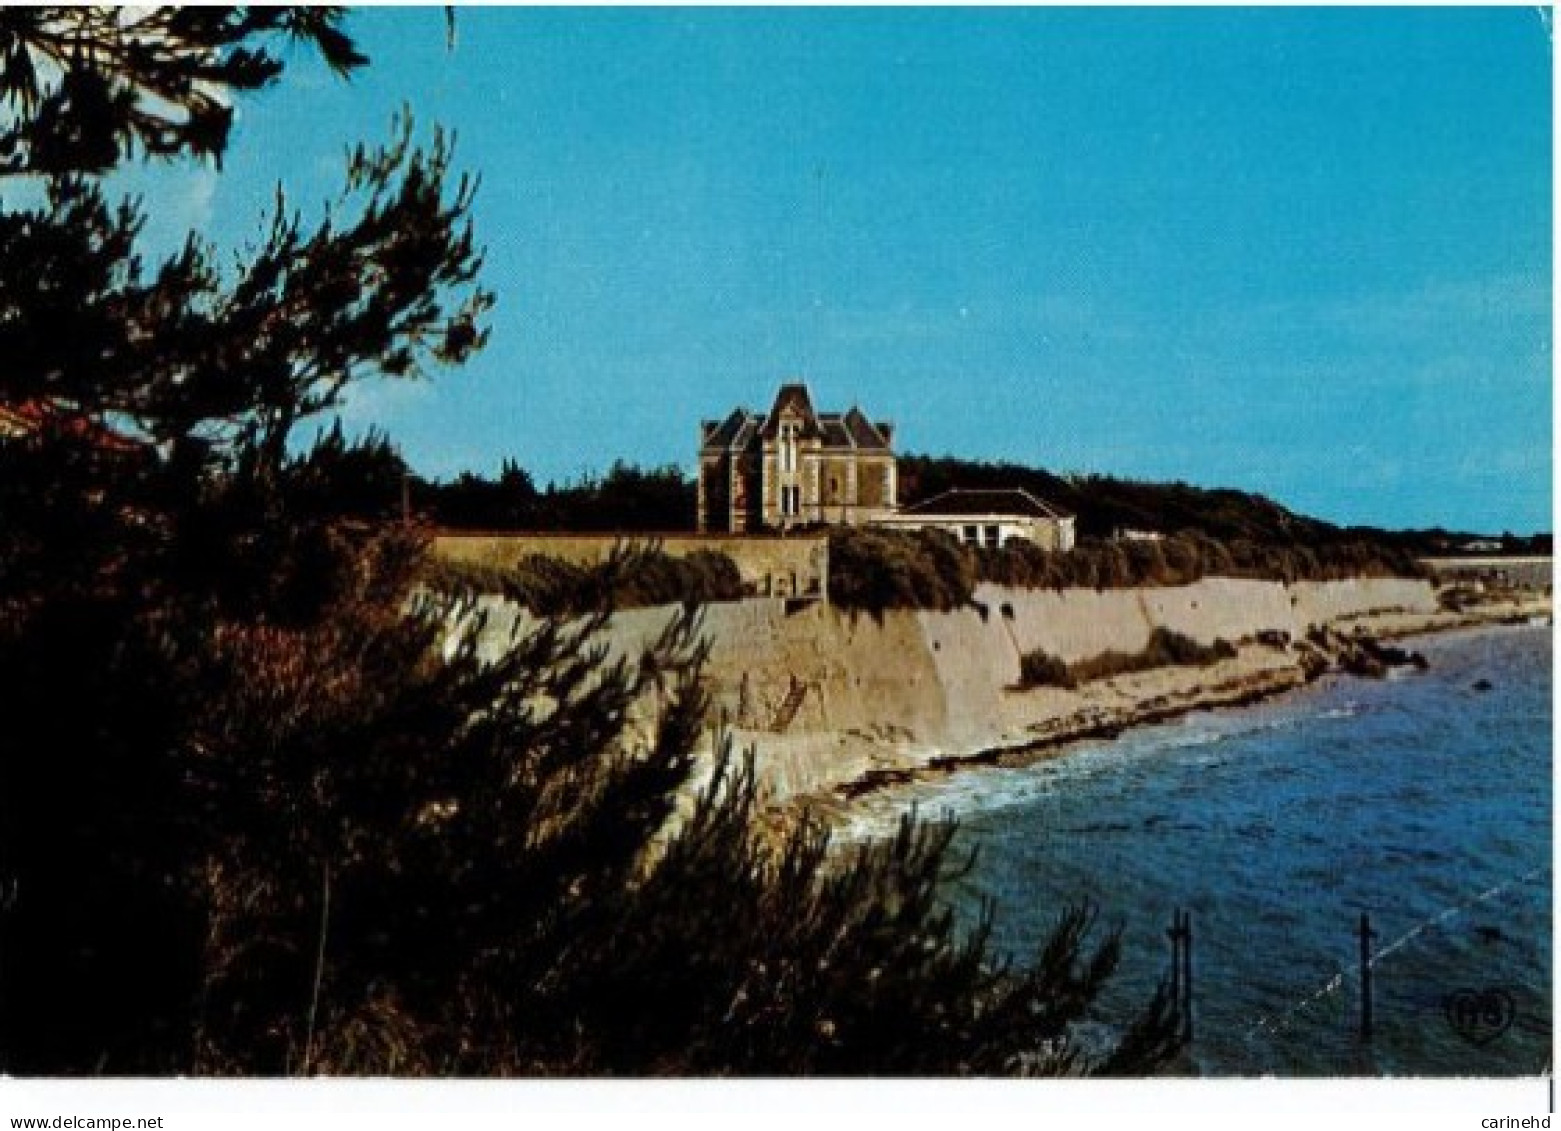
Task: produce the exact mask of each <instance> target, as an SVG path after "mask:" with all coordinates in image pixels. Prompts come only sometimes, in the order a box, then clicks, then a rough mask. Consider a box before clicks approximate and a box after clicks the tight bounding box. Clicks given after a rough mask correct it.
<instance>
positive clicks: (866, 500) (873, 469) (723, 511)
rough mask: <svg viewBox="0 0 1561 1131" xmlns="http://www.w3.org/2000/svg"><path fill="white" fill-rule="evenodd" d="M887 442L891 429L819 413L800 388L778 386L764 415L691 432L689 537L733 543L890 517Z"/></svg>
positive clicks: (857, 416) (741, 414)
mask: <svg viewBox="0 0 1561 1131" xmlns="http://www.w3.org/2000/svg"><path fill="white" fill-rule="evenodd" d="M893 439H894V426H893V425H891V424H889V423H887V422H885V421H878V422H876V423H875V422H874V421H871V420H869V419H868V418H867V417H866V416H864V415H863V413H862V410H861V409H858V408H854V407H853V408H851V409H848V410H847V411H845V412H818V411H816V410H815V409H814V408H813V398H812V397H811V396H810V395H809V393H808V387H807V386H806V385H803V384H800V383H797V384H789V385H782V386H781V388H780V392H779V393H777V394H776V395H775V404H774V406H773V407H772V408H771V409H770V411H769V412H767V413H753V412H749V411H748V410H747V409H744V408H739V409H736V410H734V411H733V412H732V414H731V415H730V416H728V417H727V418H726V419H725V420H720V421H717V420H707V421H705V422H704V423H703V424H702V425H701V426H700V429H699V504H698V505H699V514H698V519H697V521H698V529H699V530H700V532H702V533H703V532H710V533H716V532H721V533H730V534H742V533H748V532H758V531H760V530H788V529H790V528H792V527H796V526H813V525H818V524H820V523H831V524H840V523H847V524H852V525H855V524H857V523H863V522H872V521H873V520H875V519H878V518H882V517H883V516H885V515H888V514H891V513H893V511H894V500H895V490H896V484H895V477H894V451H893V449H892V447H891V444H892V442H893Z"/></svg>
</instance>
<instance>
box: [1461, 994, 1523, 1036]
mask: <svg viewBox="0 0 1561 1131" xmlns="http://www.w3.org/2000/svg"><path fill="white" fill-rule="evenodd" d="M1442 1011H1443V1012H1444V1013H1445V1014H1446V1015H1447V1023H1448V1025H1450V1026H1452V1030H1453V1032H1455V1033H1457V1034H1458V1035H1459V1036H1460V1037H1462V1038H1463V1039H1464V1040H1466V1041H1468V1042H1469V1043H1470V1044H1473V1045H1488V1044H1490V1043H1491V1042H1492V1041H1494V1040H1495V1039H1496V1038H1497V1037H1499V1036H1501V1035H1502V1034H1503V1033H1505V1032H1506V1031H1507V1030H1508V1029H1509V1028H1511V1026H1512V1022H1513V1020H1514V1019H1515V1018H1516V1017H1517V1013H1518V1009H1517V1006H1516V1005H1515V1004H1514V1003H1513V1000H1512V995H1511V994H1509V993H1508V992H1507V991H1506V990H1503V989H1497V988H1494V987H1493V988H1491V989H1484V990H1456V991H1454V992H1453V993H1450V994H1448V995H1447V996H1446V997H1445V998H1443V999H1442Z"/></svg>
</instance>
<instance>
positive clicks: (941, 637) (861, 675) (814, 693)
mask: <svg viewBox="0 0 1561 1131" xmlns="http://www.w3.org/2000/svg"><path fill="white" fill-rule="evenodd" d="M488 611H489V616H490V620H489V626H488V631H487V637H486V641H485V643H486V645H487V646H488V647H491V648H497V647H500V646H501V645H502V642H503V641H504V640H505V639H507V636H508V632H509V629H510V627H511V626H513V625H514V624H515V622H516V620H517V618H518V619H519V620H520V621H521V622H522V624H523V623H524V620H525V617H524V614H520V613H517V612H516V611H515V610H514V609H513V608H509V607H505V606H504V605H503V604H502V603H501V602H492V603H491V604H490V607H489V610H488ZM1435 611H1436V599H1435V595H1434V592H1433V590H1432V587H1431V585H1430V584H1428V583H1426V582H1423V581H1412V580H1398V579H1383V580H1378V579H1358V580H1351V581H1337V582H1301V583H1297V584H1294V585H1288V586H1287V585H1284V584H1281V583H1278V582H1268V581H1250V580H1242V579H1234V578H1207V579H1204V580H1202V581H1200V582H1197V583H1196V584H1193V585H1187V586H1179V587H1173V588H1160V589H1121V590H1105V591H1096V590H1080V589H1070V590H1062V591H1035V590H1014V589H1004V588H1001V587H998V586H989V585H984V586H981V587H980V588H978V590H977V591H976V605H975V606H974V607H967V608H964V609H960V610H956V611H953V612H931V611H910V610H905V611H893V612H889V613H886V614H885V615H883V616H882V617H877V618H875V617H873V616H871V615H868V614H865V613H850V612H845V611H843V610H840V609H837V608H834V607H831V606H829V605H827V604H824V603H821V602H814V603H806V604H801V605H800V607H799V604H798V603H797V602H787V601H784V600H780V599H762V598H761V599H753V600H747V601H740V602H733V603H727V604H717V605H711V606H707V607H706V608H705V609H704V610H703V613H702V616H703V626H702V627H703V632H704V633H705V635H707V636H708V637H709V639H710V641H711V656H710V665H709V668H708V673H707V674H708V677H709V680H710V690H711V693H712V699H713V706H714V709H715V713H716V715H717V717H718V718H719V719H721V720H723V721H724V722H725V723H726V724H727V725H728V726H730V727H732V728H735V729H736V731H737V734H738V737H739V740H740V741H742V742H744V743H745V744H748V743H753V744H755V745H757V746H758V747H759V750H760V754H761V761H762V762H764V763H766V773H767V774H768V775H769V776H772V777H775V778H777V779H778V780H779V781H780V782H781V783H782V790H781V792H784V793H793V792H804V791H806V790H807V789H808V788H811V787H814V786H817V785H819V784H821V783H826V782H831V781H838V780H840V779H841V778H843V777H844V778H849V777H852V776H856V775H859V774H860V773H861V772H862V771H864V770H865V769H868V768H870V763H871V760H872V758H871V753H872V752H871V749H870V748H871V747H873V746H877V747H891V746H899V747H915V748H917V749H920V750H923V751H932V752H937V751H946V752H949V753H968V752H970V751H971V750H975V749H980V748H981V747H982V746H983V745H984V744H988V743H990V742H992V741H994V738H995V736H996V734H997V732H998V730H999V729H1000V726H1001V723H1000V720H1005V719H1006V720H1008V721H1010V722H1011V721H1012V719H1013V713H1014V695H1013V693H1012V691H1011V688H1012V687H1013V685H1014V684H1015V683H1016V682H1017V681H1018V678H1019V659H1020V656H1021V655H1022V654H1023V653H1025V652H1028V651H1032V650H1043V651H1046V652H1050V653H1052V654H1053V655H1056V656H1060V657H1061V658H1063V659H1064V660H1067V661H1070V662H1072V661H1077V660H1082V659H1087V658H1089V657H1092V656H1097V655H1099V654H1101V653H1102V652H1107V651H1121V652H1136V651H1138V650H1140V649H1142V648H1143V647H1144V645H1145V644H1146V643H1147V642H1148V640H1149V636H1150V633H1151V632H1152V631H1153V630H1154V629H1155V628H1156V627H1159V626H1165V627H1167V628H1170V629H1173V630H1175V631H1177V632H1179V633H1182V634H1184V635H1186V636H1190V637H1192V638H1193V639H1195V640H1198V641H1200V642H1202V643H1211V642H1213V641H1214V640H1215V639H1216V638H1222V639H1225V640H1229V641H1232V642H1235V641H1239V640H1241V639H1243V638H1250V637H1253V636H1255V635H1256V634H1258V633H1260V632H1269V631H1280V632H1286V633H1289V634H1291V635H1292V636H1296V637H1299V636H1301V635H1303V634H1304V633H1305V632H1306V631H1307V629H1308V628H1310V627H1311V626H1313V625H1325V624H1326V625H1332V626H1334V627H1343V628H1345V629H1348V627H1349V624H1350V622H1351V621H1352V620H1354V619H1356V618H1360V617H1366V616H1370V615H1373V614H1381V613H1384V612H1402V613H1414V614H1430V613H1434V612H1435ZM675 615H676V611H675V610H673V609H668V608H653V609H636V610H629V611H625V612H623V613H620V614H617V615H616V616H615V617H614V618H613V621H612V624H611V626H610V628H609V630H608V634H607V635H608V639H607V643H608V644H609V646H610V647H611V648H612V649H613V650H614V651H616V652H619V653H621V654H626V655H629V656H631V657H632V656H634V655H636V654H638V653H639V652H640V651H642V650H643V649H644V648H646V647H647V646H649V644H650V643H652V642H653V641H654V640H655V639H656V637H657V636H658V635H659V634H660V633H661V632H662V630H663V629H664V628H665V626H666V625H667V623H668V622H669V620H670V619H671V618H672V617H673V616H675ZM1284 662H1289V661H1284ZM1048 694H1050V693H1048V692H1046V691H1037V692H1031V693H1027V695H1026V696H1025V697H1024V698H1025V699H1026V701H1027V707H1026V709H1028V710H1033V711H1034V712H1035V713H1036V714H1037V715H1038V716H1040V715H1044V713H1045V711H1046V710H1047V700H1046V696H1047V695H1048ZM864 744H865V745H866V746H867V747H868V748H869V749H867V750H865V751H864ZM846 763H850V764H846ZM857 763H861V764H860V765H858V764H857Z"/></svg>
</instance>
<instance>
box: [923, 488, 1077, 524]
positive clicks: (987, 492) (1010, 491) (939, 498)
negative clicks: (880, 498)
mask: <svg viewBox="0 0 1561 1131" xmlns="http://www.w3.org/2000/svg"><path fill="white" fill-rule="evenodd" d="M900 514H902V515H910V516H914V517H917V518H941V517H943V516H945V515H947V516H950V517H957V518H963V517H968V516H973V515H998V514H1002V515H1022V516H1024V517H1025V518H1070V517H1072V516H1070V515H1069V514H1068V512H1067V511H1064V510H1062V509H1061V508H1059V507H1054V506H1052V504H1050V503H1048V502H1045V501H1044V500H1041V499H1038V498H1036V497H1035V496H1034V495H1032V494H1030V492H1028V491H1026V490H1023V489H1022V488H1017V487H1013V488H1001V489H983V490H970V491H965V490H961V489H959V488H957V487H956V488H955V489H953V490H952V491H945V492H943V494H941V495H935V496H933V497H932V498H930V499H926V500H923V501H922V502H919V503H916V504H914V505H912V506H908V507H901V508H900Z"/></svg>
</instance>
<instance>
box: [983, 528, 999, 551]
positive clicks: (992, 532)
mask: <svg viewBox="0 0 1561 1131" xmlns="http://www.w3.org/2000/svg"><path fill="white" fill-rule="evenodd" d="M1002 544H1003V534H1002V529H1001V528H1000V527H996V526H988V527H987V528H986V548H987V549H988V550H995V549H997V548H998V547H999V546H1001V545H1002Z"/></svg>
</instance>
